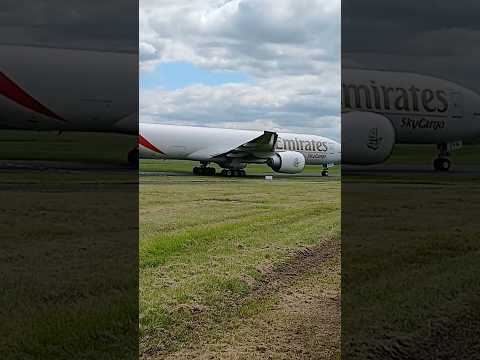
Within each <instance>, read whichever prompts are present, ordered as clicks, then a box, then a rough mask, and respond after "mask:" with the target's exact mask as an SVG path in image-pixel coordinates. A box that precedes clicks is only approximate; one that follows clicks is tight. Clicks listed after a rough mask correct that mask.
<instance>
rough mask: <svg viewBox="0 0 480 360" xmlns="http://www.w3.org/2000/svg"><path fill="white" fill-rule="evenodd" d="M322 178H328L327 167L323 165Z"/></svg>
mask: <svg viewBox="0 0 480 360" xmlns="http://www.w3.org/2000/svg"><path fill="white" fill-rule="evenodd" d="M322 176H328V167H327V165H323V170H322Z"/></svg>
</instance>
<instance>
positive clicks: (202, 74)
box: [140, 62, 250, 90]
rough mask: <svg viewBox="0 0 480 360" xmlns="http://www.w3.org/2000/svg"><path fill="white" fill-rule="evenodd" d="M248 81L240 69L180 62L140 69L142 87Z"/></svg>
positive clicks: (210, 84)
mask: <svg viewBox="0 0 480 360" xmlns="http://www.w3.org/2000/svg"><path fill="white" fill-rule="evenodd" d="M249 81H250V79H249V77H248V76H247V75H246V74H244V73H242V72H240V71H211V70H207V69H202V68H200V67H198V66H195V65H193V64H188V63H181V62H178V63H164V64H159V65H157V66H156V67H155V70H153V71H140V88H142V89H153V88H158V87H162V88H164V89H166V90H178V89H182V88H184V87H187V86H189V85H194V84H202V85H208V86H218V85H222V84H227V83H248V82H249Z"/></svg>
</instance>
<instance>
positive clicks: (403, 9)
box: [342, 0, 480, 92]
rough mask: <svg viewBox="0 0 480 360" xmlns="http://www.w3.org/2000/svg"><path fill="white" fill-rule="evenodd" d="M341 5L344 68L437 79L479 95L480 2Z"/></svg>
mask: <svg viewBox="0 0 480 360" xmlns="http://www.w3.org/2000/svg"><path fill="white" fill-rule="evenodd" d="M342 6H343V13H342V15H343V28H342V41H343V44H342V45H343V48H342V53H343V65H344V66H354V67H364V68H371V69H390V70H397V71H409V72H417V73H420V74H427V75H433V76H436V77H441V78H445V79H448V80H451V81H454V82H457V83H460V84H462V85H464V86H466V87H468V88H470V89H472V90H475V91H477V92H480V72H479V71H478V69H479V63H480V47H479V46H478V45H479V44H480V22H479V21H478V14H479V13H480V2H478V1H471V0H457V1H444V0H430V1H418V0H403V1H385V0H363V1H358V0H344V1H343V4H342ZM367 39H368V40H367Z"/></svg>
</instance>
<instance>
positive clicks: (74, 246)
mask: <svg viewBox="0 0 480 360" xmlns="http://www.w3.org/2000/svg"><path fill="white" fill-rule="evenodd" d="M137 189H138V184H137V176H136V174H135V172H133V171H130V172H108V171H105V172H102V173H100V172H99V171H93V172H89V171H30V170H15V169H13V170H12V169H8V170H3V171H2V177H1V179H0V197H1V199H2V200H1V203H2V204H1V215H2V216H1V217H0V228H1V229H2V235H1V236H2V248H1V249H0V270H1V278H2V291H1V292H0V305H1V306H0V321H1V322H2V326H1V327H0V351H1V353H2V359H68V358H76V359H129V358H132V357H133V356H136V355H137V353H138V342H137V341H136V336H137V329H138V319H137V314H138V307H137V288H138V282H137V281H138V278H137V270H138V263H137V257H136V251H137V241H136V239H137V233H138V228H137V224H136V222H137V221H136V220H137V216H138V208H137V207H136V206H135V204H137V200H138V192H137Z"/></svg>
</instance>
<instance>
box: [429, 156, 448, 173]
mask: <svg viewBox="0 0 480 360" xmlns="http://www.w3.org/2000/svg"><path fill="white" fill-rule="evenodd" d="M433 167H434V168H435V170H437V171H448V170H450V167H451V162H450V160H448V159H446V158H437V159H435V160H434V161H433Z"/></svg>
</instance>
